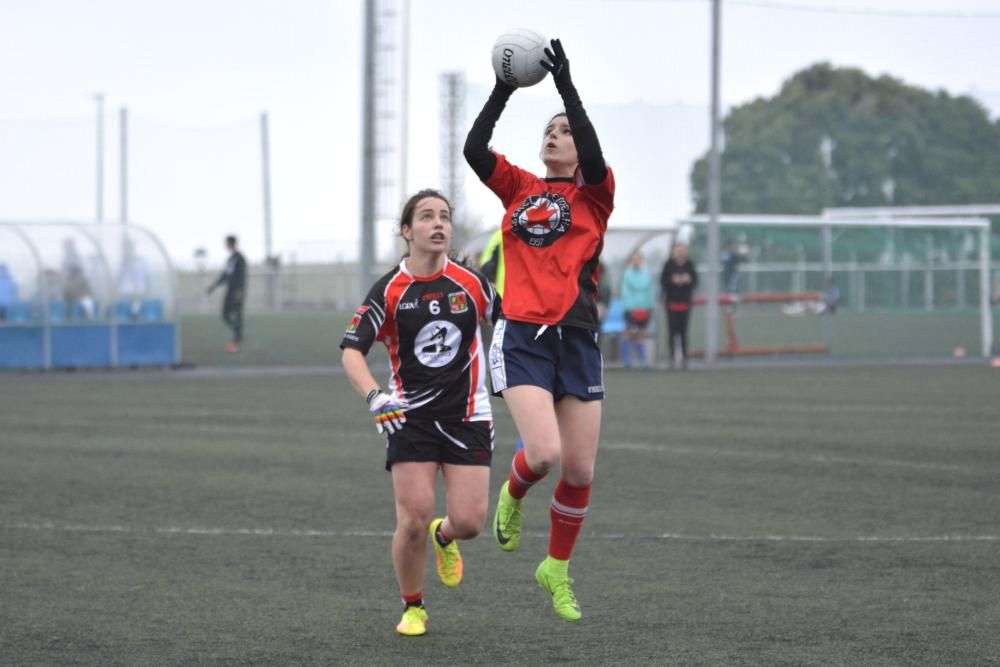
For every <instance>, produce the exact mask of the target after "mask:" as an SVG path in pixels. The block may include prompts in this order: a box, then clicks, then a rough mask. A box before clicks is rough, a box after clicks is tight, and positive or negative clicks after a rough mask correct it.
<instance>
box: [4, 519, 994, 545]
mask: <svg viewBox="0 0 1000 667" xmlns="http://www.w3.org/2000/svg"><path fill="white" fill-rule="evenodd" d="M0 528H3V529H6V530H31V531H53V532H77V533H118V534H121V533H130V534H144V533H154V534H158V535H193V536H204V537H374V538H383V539H384V538H390V537H392V531H391V530H375V531H364V530H360V531H359V530H312V529H300V528H199V527H188V528H182V527H180V526H168V527H162V528H156V527H154V528H135V527H130V526H118V525H110V526H101V525H93V526H88V525H84V524H62V523H55V522H52V521H46V522H43V523H9V524H0ZM526 534H527V535H528V536H530V537H533V538H539V539H541V538H545V537H548V533H526ZM580 537H582V538H583V539H590V540H612V541H613V540H631V539H634V540H664V541H667V540H670V541H684V542H823V543H831V542H837V543H845V542H848V543H849V542H858V543H928V542H944V543H947V542H1000V535H961V534H955V535H847V536H841V537H836V536H818V535H817V536H810V535H770V534H767V535H726V534H718V533H710V534H707V535H692V534H688V533H636V534H628V533H583V534H581V535H580Z"/></svg>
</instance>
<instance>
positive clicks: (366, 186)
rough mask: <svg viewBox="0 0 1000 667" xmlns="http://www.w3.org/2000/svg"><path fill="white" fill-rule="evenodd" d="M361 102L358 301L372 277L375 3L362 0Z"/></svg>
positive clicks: (373, 255) (373, 245) (365, 292)
mask: <svg viewBox="0 0 1000 667" xmlns="http://www.w3.org/2000/svg"><path fill="white" fill-rule="evenodd" d="M363 49H364V53H363V55H362V58H363V60H364V66H363V67H364V69H363V75H362V102H361V221H360V222H361V237H360V247H359V248H358V300H359V301H362V300H364V298H365V295H366V294H367V293H368V288H369V286H370V285H371V283H372V281H373V280H374V275H375V273H374V272H375V0H365V9H364V46H363Z"/></svg>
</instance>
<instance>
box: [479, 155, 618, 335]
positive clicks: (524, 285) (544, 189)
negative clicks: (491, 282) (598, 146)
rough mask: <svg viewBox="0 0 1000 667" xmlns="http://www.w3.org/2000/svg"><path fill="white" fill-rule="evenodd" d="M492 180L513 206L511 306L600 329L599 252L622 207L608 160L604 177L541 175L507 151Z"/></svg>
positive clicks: (535, 317)
mask: <svg viewBox="0 0 1000 667" xmlns="http://www.w3.org/2000/svg"><path fill="white" fill-rule="evenodd" d="M496 158H497V164H496V168H495V169H494V170H493V173H492V174H491V175H490V177H489V179H487V180H486V187H488V188H489V189H490V190H492V191H493V192H494V194H496V196H497V197H499V198H500V201H501V202H503V205H504V208H505V209H507V210H506V213H505V214H504V217H503V222H502V224H501V228H502V230H503V257H504V262H505V264H506V270H505V275H504V284H503V285H500V286H498V288H499V291H500V292H501V293H502V294H503V295H504V298H503V313H504V316H505V317H507V318H508V319H511V320H517V321H520V322H530V323H532V324H549V325H552V324H565V325H568V326H577V327H583V328H586V329H597V328H598V325H599V324H598V319H597V279H598V271H599V269H598V260H599V258H600V256H601V250H602V249H603V248H604V233H605V231H607V228H608V218H609V217H610V216H611V211H612V210H613V209H614V206H615V204H614V201H615V179H614V175H613V174H612V173H611V168H610V167H609V168H608V171H607V175H606V176H605V177H604V181H603V182H601V183H600V184H598V185H588V184H586V183H584V181H583V176H582V174H581V173H580V170H579V169H577V171H576V175H575V176H574V177H573V178H547V179H543V178H539V177H538V176H535V175H534V174H532V173H530V172H527V171H525V170H524V169H521V168H520V167H516V166H514V165H512V164H511V163H509V162H508V161H507V159H506V158H505V157H504V156H503V155H500V154H497V155H496Z"/></svg>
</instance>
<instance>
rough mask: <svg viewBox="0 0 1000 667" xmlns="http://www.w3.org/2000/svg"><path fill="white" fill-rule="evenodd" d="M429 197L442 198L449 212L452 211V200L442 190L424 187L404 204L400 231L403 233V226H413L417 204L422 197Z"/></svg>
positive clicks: (400, 215)
mask: <svg viewBox="0 0 1000 667" xmlns="http://www.w3.org/2000/svg"><path fill="white" fill-rule="evenodd" d="M427 197H434V198H435V199H440V200H441V201H443V202H444V203H445V204H447V205H448V213H449V214H451V213H452V208H451V202H450V201H448V198H447V197H445V196H444V194H443V193H442V192H441V191H440V190H435V189H433V188H424V189H423V190H421V191H420V192H417V193H416V194H414V195H412V196H411V197H410V198H409V199H407V200H406V203H405V204H403V212H402V213H400V214H399V231H400V235H402V232H403V227H412V226H413V213H414V212H415V211H416V210H417V204H419V203H420V200H421V199H426V198H427Z"/></svg>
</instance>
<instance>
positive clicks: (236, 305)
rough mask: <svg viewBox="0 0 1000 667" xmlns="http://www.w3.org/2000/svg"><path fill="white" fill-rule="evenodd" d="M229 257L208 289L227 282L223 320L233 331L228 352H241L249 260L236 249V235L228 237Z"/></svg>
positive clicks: (210, 291) (212, 289) (211, 290)
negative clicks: (224, 266)
mask: <svg viewBox="0 0 1000 667" xmlns="http://www.w3.org/2000/svg"><path fill="white" fill-rule="evenodd" d="M226 249H227V250H228V251H229V259H228V260H226V268H225V269H223V270H222V273H221V274H220V275H219V278H218V280H216V281H215V282H214V283H212V284H211V285H209V286H208V289H207V290H206V291H207V292H208V293H209V294H211V293H212V292H213V291H214V290H215V288H216V287H218V286H219V285H222V284H223V283H225V285H226V297H225V299H223V301H222V321H223V322H225V323H226V326H228V327H229V328H230V329H232V331H233V340H232V341H230V342H229V343H228V344H227V345H226V352H239V349H240V343H242V342H243V303H244V301H245V299H246V287H247V261H246V259H244V258H243V253H241V252H240V251H239V250H237V249H236V237H235V236H227V237H226Z"/></svg>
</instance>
